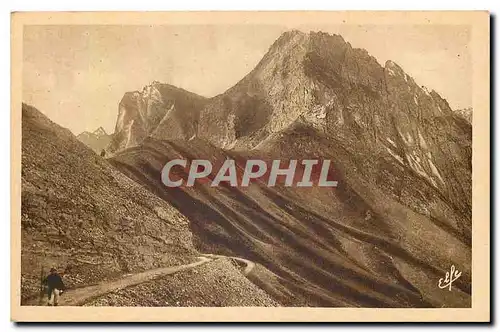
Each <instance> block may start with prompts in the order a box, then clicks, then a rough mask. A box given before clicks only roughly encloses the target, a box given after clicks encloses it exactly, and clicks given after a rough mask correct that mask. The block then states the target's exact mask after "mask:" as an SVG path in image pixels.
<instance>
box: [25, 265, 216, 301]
mask: <svg viewBox="0 0 500 332" xmlns="http://www.w3.org/2000/svg"><path fill="white" fill-rule="evenodd" d="M210 261H212V259H210V258H207V257H199V260H198V261H197V262H193V263H190V264H186V265H179V266H170V267H163V268H158V269H153V270H148V271H144V272H141V273H137V274H132V275H127V276H125V277H123V278H121V279H118V280H113V281H105V282H102V283H99V284H97V285H92V286H88V287H83V288H77V289H70V290H68V291H66V292H64V294H63V295H62V296H61V297H60V298H59V305H60V306H79V305H82V304H84V303H85V302H88V301H89V300H91V299H93V298H95V297H98V296H101V295H104V294H107V293H110V292H113V291H116V290H119V289H123V288H126V287H130V286H134V285H137V284H140V283H143V282H146V281H149V280H152V279H155V278H157V277H159V276H164V275H169V274H173V273H177V272H180V271H184V270H188V269H192V268H194V267H196V266H199V265H202V264H205V263H207V262H210ZM45 301H46V295H44V302H43V304H44V305H45ZM28 305H39V299H38V298H36V299H33V300H32V301H29V302H28Z"/></svg>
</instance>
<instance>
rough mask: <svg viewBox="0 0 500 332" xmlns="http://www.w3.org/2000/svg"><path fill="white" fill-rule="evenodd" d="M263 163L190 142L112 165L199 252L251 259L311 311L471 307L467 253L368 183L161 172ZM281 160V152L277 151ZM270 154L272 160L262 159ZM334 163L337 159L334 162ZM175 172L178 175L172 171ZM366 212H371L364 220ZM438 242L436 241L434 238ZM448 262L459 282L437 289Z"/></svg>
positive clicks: (154, 145)
mask: <svg viewBox="0 0 500 332" xmlns="http://www.w3.org/2000/svg"><path fill="white" fill-rule="evenodd" d="M292 134H293V135H300V137H297V136H294V137H293V141H294V142H296V143H297V144H299V145H302V144H312V145H315V146H321V147H322V149H325V150H326V151H321V152H327V151H329V152H327V153H326V154H325V157H331V158H332V160H334V161H335V162H336V165H337V162H341V161H343V158H344V157H345V156H342V155H340V153H342V150H341V149H339V150H337V149H335V144H334V143H335V142H333V141H331V140H329V139H326V138H324V137H322V136H320V134H316V135H315V136H314V137H316V138H315V139H313V140H311V137H310V136H309V135H304V133H303V132H300V131H298V132H295V131H294V133H291V135H292ZM257 156H258V157H259V158H263V154H262V153H259V154H257V155H255V154H249V155H245V154H242V153H241V152H238V153H236V152H228V151H223V150H220V149H219V148H217V147H215V146H212V145H210V144H207V143H206V142H204V141H202V140H199V139H193V140H191V141H188V142H186V141H175V142H167V141H161V142H160V141H154V140H152V139H148V140H146V141H145V142H144V143H143V145H141V146H140V147H136V148H133V149H129V150H126V151H123V152H121V153H120V154H118V155H117V156H115V157H114V158H113V159H112V161H111V162H112V163H113V164H114V165H115V166H116V167H118V168H119V169H121V170H122V171H123V172H124V173H125V174H126V175H128V176H129V177H131V178H132V179H134V180H136V181H138V182H140V183H143V184H144V185H145V186H146V187H147V188H149V189H150V190H151V191H152V192H154V193H155V194H157V195H158V196H160V197H162V198H164V199H165V200H167V201H169V202H171V203H172V204H173V205H174V206H175V207H176V208H178V209H179V210H180V211H181V212H182V213H183V214H184V215H186V217H188V218H189V220H190V221H191V228H192V230H193V233H194V235H195V236H196V243H197V245H198V246H199V247H200V248H202V250H203V251H207V252H208V251H209V252H218V253H222V254H232V255H237V256H242V257H245V258H248V259H250V260H254V261H256V262H258V263H260V264H262V265H263V266H265V267H266V268H268V269H269V270H270V271H272V272H273V273H274V274H276V275H277V277H278V280H279V281H278V282H279V283H280V284H282V285H284V286H285V287H286V289H288V291H289V292H290V293H291V294H293V297H294V298H295V299H296V301H298V302H301V301H302V302H303V303H305V304H307V305H312V306H318V305H319V306H368V307H370V306H388V307H397V306H403V307H404V306H417V307H421V306H423V307H429V306H443V305H444V306H456V307H461V306H469V305H470V295H469V294H470V288H469V286H468V285H469V283H468V281H470V247H469V246H468V245H467V244H465V243H464V242H463V241H461V239H459V238H458V237H457V236H456V235H455V234H454V233H449V232H448V231H447V230H446V229H443V228H441V227H440V225H439V224H436V223H434V222H433V221H432V220H431V219H430V218H428V217H426V216H424V215H421V214H418V213H416V212H414V211H412V210H411V209H410V208H408V207H405V206H404V205H403V204H401V203H400V202H398V201H396V200H395V199H394V198H392V197H390V196H389V195H388V194H386V193H384V192H383V191H382V190H381V189H379V188H377V187H375V186H374V185H373V184H370V183H364V182H363V181H362V179H357V178H356V177H355V176H353V177H352V180H349V181H347V180H346V179H345V177H347V176H351V175H352V174H348V175H345V177H344V175H343V173H342V172H339V176H341V181H340V183H341V184H342V185H341V186H340V187H339V188H336V189H334V190H332V189H331V188H300V189H299V188H285V187H274V188H269V187H267V186H266V184H264V183H255V184H252V185H250V187H248V188H232V187H227V186H219V187H211V186H210V184H209V183H198V184H196V185H195V186H194V187H191V188H190V187H179V188H166V187H164V186H163V185H162V183H161V181H160V177H159V173H160V171H161V168H162V167H163V165H164V163H165V162H166V161H168V160H170V159H174V158H179V157H181V158H186V159H188V160H191V159H193V158H201V159H203V158H206V159H209V160H212V162H213V163H214V164H217V163H221V162H222V161H223V160H225V159H226V158H228V157H229V158H234V159H236V160H238V163H239V165H240V167H243V162H244V160H246V159H247V158H252V157H254V158H255V157H257ZM280 156H281V157H285V156H286V154H284V153H282V154H280ZM268 158H270V159H271V158H274V157H273V154H269V155H268ZM335 158H337V159H335ZM177 171H178V172H179V173H177V175H178V176H183V177H184V178H186V174H185V173H183V172H182V171H180V170H178V169H177ZM368 211H370V216H369V217H368V213H367V212H368ZM437 239H439V241H438V240H437ZM451 263H454V264H456V266H460V269H461V271H463V273H464V274H463V276H462V278H461V279H460V280H459V281H457V283H456V284H455V285H456V287H458V288H457V289H455V290H454V292H453V293H450V292H448V291H447V290H446V291H445V290H440V289H438V288H437V286H436V283H437V280H438V279H439V278H440V277H441V276H443V275H444V274H445V272H446V269H447V266H448V265H449V264H451Z"/></svg>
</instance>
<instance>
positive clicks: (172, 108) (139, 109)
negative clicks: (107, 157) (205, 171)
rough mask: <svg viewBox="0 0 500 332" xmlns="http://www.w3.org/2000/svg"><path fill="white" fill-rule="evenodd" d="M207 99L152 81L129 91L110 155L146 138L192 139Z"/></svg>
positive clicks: (135, 144)
mask: <svg viewBox="0 0 500 332" xmlns="http://www.w3.org/2000/svg"><path fill="white" fill-rule="evenodd" d="M205 102H206V98H204V97H201V96H199V95H196V94H194V93H191V92H188V91H185V90H183V89H180V88H176V87H174V86H172V85H169V84H162V83H159V82H156V81H155V82H152V83H151V84H150V85H148V86H145V87H144V88H143V89H142V91H134V92H127V93H126V94H125V95H124V96H123V98H122V100H121V101H120V104H119V109H118V119H117V121H116V126H115V132H114V134H113V139H112V141H111V143H110V144H109V146H108V147H107V152H108V154H111V155H112V154H114V153H116V152H118V151H121V150H123V149H126V148H129V147H133V146H137V145H139V144H140V143H141V142H142V141H143V140H144V139H145V138H146V137H149V136H151V137H156V138H158V139H177V138H181V139H189V138H191V137H192V136H193V135H195V134H196V127H197V124H198V117H199V115H198V113H199V110H200V109H201V108H202V107H203V105H204V104H205Z"/></svg>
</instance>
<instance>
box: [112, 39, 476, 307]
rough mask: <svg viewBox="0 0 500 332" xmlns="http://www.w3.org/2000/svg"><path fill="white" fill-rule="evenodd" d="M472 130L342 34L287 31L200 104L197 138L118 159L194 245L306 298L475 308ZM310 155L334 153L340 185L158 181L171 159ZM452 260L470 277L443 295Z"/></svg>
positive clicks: (146, 144) (148, 144) (147, 146)
mask: <svg viewBox="0 0 500 332" xmlns="http://www.w3.org/2000/svg"><path fill="white" fill-rule="evenodd" d="M471 136H472V128H471V125H470V123H468V122H467V121H465V120H464V119H463V118H461V117H460V116H457V115H456V114H455V113H454V112H453V111H452V110H451V109H450V107H449V105H448V103H447V102H446V100H444V99H442V98H441V97H440V96H439V95H438V94H437V93H436V92H435V91H432V92H429V91H428V90H427V89H425V88H423V87H421V86H419V85H417V84H416V83H415V82H414V80H413V79H412V78H411V77H409V76H408V75H407V74H406V73H404V71H403V70H402V69H401V68H400V67H399V66H398V65H397V64H395V63H393V62H391V61H388V62H387V63H386V64H385V66H384V67H382V66H381V65H380V64H378V63H377V61H376V60H375V59H374V58H373V57H371V56H370V55H369V54H368V53H367V52H366V51H365V50H361V49H356V48H352V47H351V45H350V44H349V43H346V42H345V41H344V40H343V39H342V37H340V36H336V35H334V36H330V35H327V34H324V33H310V34H304V33H301V32H298V31H291V32H288V33H285V34H283V35H282V36H281V37H280V38H279V39H278V40H277V41H276V42H275V43H274V44H273V45H272V46H271V48H270V50H269V52H268V53H267V54H266V55H265V56H264V58H263V59H262V60H261V62H260V63H259V64H258V65H257V67H256V68H255V69H254V70H253V71H252V72H251V73H250V74H248V75H247V76H246V77H245V78H244V79H243V80H242V81H240V82H239V83H238V84H236V85H235V86H234V87H232V88H230V89H229V90H228V91H226V92H225V93H224V94H222V95H219V96H217V97H214V98H212V99H211V100H210V101H209V102H208V103H207V104H206V106H205V107H204V108H202V109H201V111H200V114H199V121H198V131H197V138H192V139H189V140H174V141H159V140H157V139H154V138H148V139H146V140H144V141H143V143H142V144H141V145H140V146H138V147H135V148H132V149H127V150H124V151H122V152H120V153H118V154H117V155H116V156H115V157H114V158H113V160H111V162H112V163H113V164H114V165H115V166H116V167H117V168H119V169H120V170H122V171H123V172H124V173H125V174H126V175H128V176H129V177H131V178H132V179H134V180H136V181H137V182H139V183H142V184H143V185H144V186H145V187H146V188H148V189H150V190H151V191H152V192H154V193H155V194H157V195H158V196H160V197H162V198H163V199H165V200H167V201H169V202H171V203H172V204H173V205H174V206H175V207H176V208H177V209H179V210H180V211H181V212H182V213H183V214H184V215H185V216H186V217H188V219H189V220H190V222H191V228H192V230H193V233H194V235H195V237H196V242H197V245H198V246H199V247H201V248H203V249H204V250H207V251H215V252H220V253H227V254H234V255H239V256H243V257H245V258H248V259H250V260H254V261H256V262H258V263H260V264H262V265H263V266H265V267H267V268H268V269H269V270H270V271H272V272H273V273H274V274H276V275H277V278H278V280H279V283H280V284H282V285H284V286H285V287H286V289H287V290H289V291H290V292H291V294H293V296H295V297H296V298H297V300H298V301H305V303H307V304H308V305H323V306H368V307H370V306H388V307H392V306H396V307H397V306H403V307H404V306H414V307H434V306H435V307H442V306H449V307H468V306H470V293H471V289H470V280H471V156H472V146H471V139H472V138H471ZM307 157H309V158H322V159H330V160H332V162H333V164H334V165H335V169H336V176H337V177H338V179H339V187H338V188H335V189H331V188H286V187H279V186H278V187H274V188H269V187H267V186H266V185H265V184H264V183H261V182H258V183H254V184H252V185H251V186H250V187H248V188H232V187H227V186H219V187H211V186H210V185H209V184H207V183H198V184H197V185H195V186H194V187H192V188H189V187H180V188H166V187H164V186H163V184H162V183H161V181H160V172H161V169H162V167H163V165H164V164H165V163H166V162H167V161H168V160H171V159H176V158H183V159H188V160H192V159H209V160H212V161H213V162H214V163H222V162H223V161H224V160H225V159H226V158H234V159H237V160H238V164H239V165H240V166H241V167H242V165H243V163H244V161H245V160H246V159H252V158H254V159H255V158H258V159H267V160H270V159H285V160H286V159H300V158H307ZM177 171H178V172H180V171H179V170H177ZM178 175H179V176H181V175H182V176H185V172H180V173H178ZM452 264H453V265H455V266H456V267H457V268H458V269H459V270H460V271H462V276H461V277H460V279H458V280H457V281H456V282H455V283H454V289H453V292H449V291H448V290H447V289H445V290H443V289H440V288H438V287H437V283H438V280H439V278H442V277H444V276H445V274H446V272H447V271H448V269H449V267H450V266H451V265H452Z"/></svg>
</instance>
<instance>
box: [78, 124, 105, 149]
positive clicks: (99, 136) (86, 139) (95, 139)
mask: <svg viewBox="0 0 500 332" xmlns="http://www.w3.org/2000/svg"><path fill="white" fill-rule="evenodd" d="M112 137H113V136H112V135H108V134H107V133H106V130H104V128H103V127H99V128H97V129H96V130H94V131H93V132H88V131H84V132H83V133H81V134H79V135H78V136H76V138H77V139H78V140H79V141H80V142H82V143H83V144H85V145H86V146H88V147H89V148H91V149H92V150H93V151H94V152H95V153H97V154H100V153H101V152H102V151H103V150H104V149H105V148H106V147H107V146H108V144H109V143H110V142H111V138H112Z"/></svg>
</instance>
